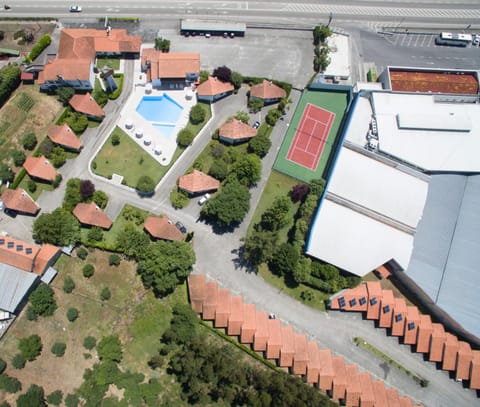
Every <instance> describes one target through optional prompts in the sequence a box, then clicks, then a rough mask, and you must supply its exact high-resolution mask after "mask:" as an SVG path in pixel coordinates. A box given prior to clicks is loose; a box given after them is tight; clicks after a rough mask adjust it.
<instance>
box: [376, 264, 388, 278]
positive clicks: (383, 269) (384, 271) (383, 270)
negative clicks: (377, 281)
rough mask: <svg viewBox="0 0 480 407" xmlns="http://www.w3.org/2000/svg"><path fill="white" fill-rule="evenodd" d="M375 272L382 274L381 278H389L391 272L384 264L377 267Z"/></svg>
mask: <svg viewBox="0 0 480 407" xmlns="http://www.w3.org/2000/svg"><path fill="white" fill-rule="evenodd" d="M377 272H378V273H379V274H380V275H381V276H382V278H389V277H390V276H391V274H392V273H390V271H389V270H388V269H387V268H386V267H385V266H380V267H377Z"/></svg>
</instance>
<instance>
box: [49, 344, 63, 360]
mask: <svg viewBox="0 0 480 407" xmlns="http://www.w3.org/2000/svg"><path fill="white" fill-rule="evenodd" d="M66 349H67V345H66V344H65V343H64V342H55V343H54V344H53V345H52V348H51V349H50V350H51V351H52V353H53V354H54V355H55V356H57V357H59V358H60V357H62V356H63V355H65V350H66Z"/></svg>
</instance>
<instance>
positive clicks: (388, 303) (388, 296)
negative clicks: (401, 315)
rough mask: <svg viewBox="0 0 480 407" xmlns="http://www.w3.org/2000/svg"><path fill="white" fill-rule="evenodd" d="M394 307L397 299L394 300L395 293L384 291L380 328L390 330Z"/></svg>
mask: <svg viewBox="0 0 480 407" xmlns="http://www.w3.org/2000/svg"><path fill="white" fill-rule="evenodd" d="M394 305H395V299H394V298H393V292H392V291H391V290H383V295H382V305H381V307H380V321H379V323H378V326H379V327H380V328H390V327H391V326H392V322H393V321H392V318H393V306H394Z"/></svg>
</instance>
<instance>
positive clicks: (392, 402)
mask: <svg viewBox="0 0 480 407" xmlns="http://www.w3.org/2000/svg"><path fill="white" fill-rule="evenodd" d="M385 392H386V393H387V400H388V407H400V398H399V397H398V392H397V391H396V390H395V389H385Z"/></svg>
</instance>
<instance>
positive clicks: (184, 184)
mask: <svg viewBox="0 0 480 407" xmlns="http://www.w3.org/2000/svg"><path fill="white" fill-rule="evenodd" d="M219 186H220V181H218V180H216V179H215V178H213V177H211V176H210V175H207V174H204V173H203V172H201V171H198V170H193V172H192V173H190V174H186V175H182V176H181V177H180V178H178V187H179V188H180V189H183V190H184V191H187V192H189V193H191V194H196V193H201V192H207V191H216V190H217V189H218V187H219Z"/></svg>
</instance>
